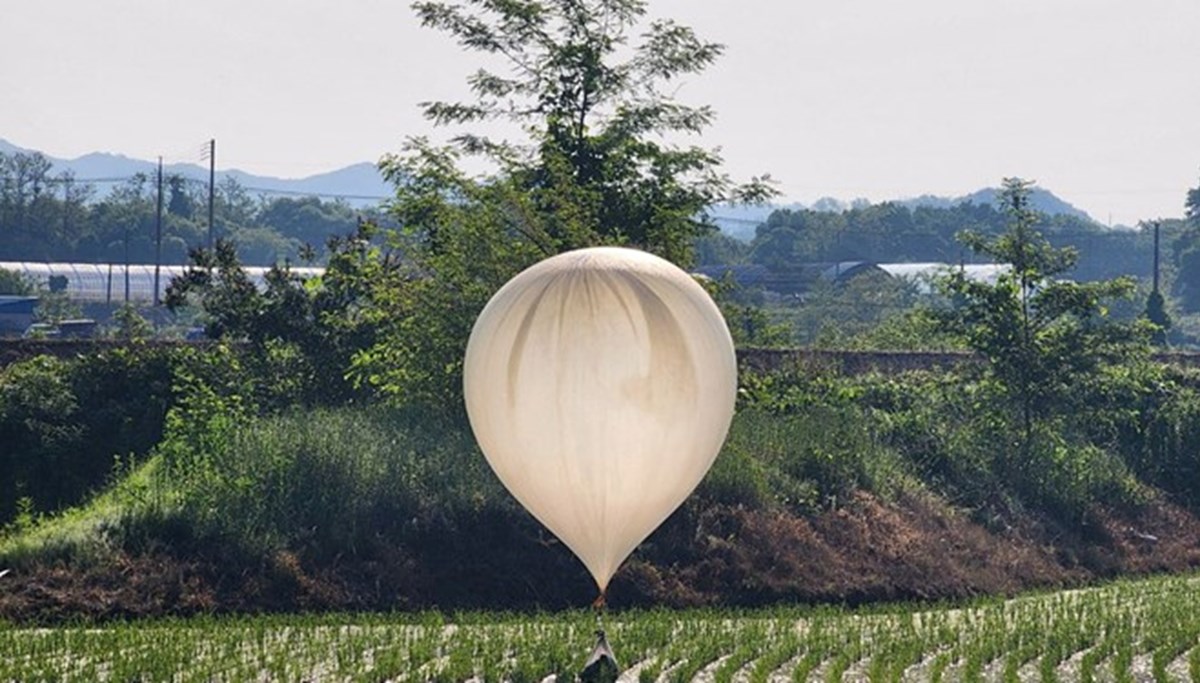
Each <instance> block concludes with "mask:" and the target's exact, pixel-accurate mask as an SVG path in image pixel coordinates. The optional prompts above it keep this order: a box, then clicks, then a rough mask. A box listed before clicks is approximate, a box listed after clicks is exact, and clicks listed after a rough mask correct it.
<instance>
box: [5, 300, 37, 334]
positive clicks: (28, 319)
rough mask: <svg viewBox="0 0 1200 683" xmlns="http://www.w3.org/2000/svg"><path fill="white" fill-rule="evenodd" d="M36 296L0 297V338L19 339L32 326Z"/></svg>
mask: <svg viewBox="0 0 1200 683" xmlns="http://www.w3.org/2000/svg"><path fill="white" fill-rule="evenodd" d="M37 302H38V300H37V297H36V296H8V295H0V337H14V336H16V337H19V336H21V334H22V333H23V332H24V331H25V330H26V329H28V328H29V326H30V325H32V324H33V309H34V307H36V306H37Z"/></svg>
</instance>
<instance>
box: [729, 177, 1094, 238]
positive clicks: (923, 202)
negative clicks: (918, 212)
mask: <svg viewBox="0 0 1200 683" xmlns="http://www.w3.org/2000/svg"><path fill="white" fill-rule="evenodd" d="M999 191H1000V189H999V188H995V187H985V188H983V189H981V190H976V191H975V192H972V193H971V194H966V195H963V196H961V197H938V196H935V195H931V194H924V195H921V196H920V197H913V198H910V199H898V200H894V201H895V203H897V204H901V205H903V206H907V207H908V208H910V209H915V208H917V207H919V206H928V207H932V208H948V207H951V206H956V205H958V204H965V203H967V202H970V203H973V204H989V205H995V203H996V193H997V192H999ZM869 204H870V202H868V201H867V200H865V199H856V200H854V201H851V202H846V201H843V200H840V199H835V198H833V197H822V198H821V199H818V200H817V201H815V202H813V203H812V204H809V205H805V204H801V203H798V202H793V203H791V204H765V205H763V206H727V205H722V206H718V207H715V208H714V209H713V211H712V214H711V215H712V216H713V219H714V222H715V223H716V224H717V226H718V227H719V228H721V231H722V232H724V233H726V234H728V235H730V236H732V237H737V238H738V239H743V240H750V239H753V238H754V231H755V229H756V228H757V227H758V226H759V225H760V224H761V223H763V222H764V221H766V220H767V217H768V216H770V215H771V213H772V212H773V211H776V210H779V209H787V210H791V211H802V210H805V209H809V210H812V211H831V212H835V213H841V212H842V211H846V210H848V209H852V208H855V207H858V206H863V205H869ZM1030 204H1032V206H1033V208H1034V209H1036V210H1038V211H1041V212H1042V213H1046V214H1050V215H1052V216H1054V215H1059V214H1065V215H1068V216H1075V217H1076V218H1082V219H1083V220H1086V221H1090V222H1092V223H1096V222H1097V221H1096V219H1094V218H1092V217H1091V216H1089V215H1088V214H1087V213H1085V212H1084V211H1082V210H1081V209H1079V208H1076V207H1075V206H1073V205H1072V204H1070V203H1069V202H1066V201H1064V200H1063V199H1061V198H1059V197H1057V196H1056V195H1055V194H1054V193H1053V192H1051V191H1049V190H1046V189H1043V188H1040V187H1035V188H1034V189H1033V191H1032V193H1031V194H1030Z"/></svg>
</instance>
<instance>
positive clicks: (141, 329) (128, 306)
mask: <svg viewBox="0 0 1200 683" xmlns="http://www.w3.org/2000/svg"><path fill="white" fill-rule="evenodd" d="M113 322H114V323H116V325H115V326H114V329H113V335H114V336H116V337H117V338H118V339H146V338H147V337H150V336H151V335H153V334H154V326H153V325H151V324H150V321H148V320H146V319H145V318H143V317H142V314H141V313H139V312H138V309H137V306H135V305H133V304H132V303H124V304H121V306H120V307H119V308H117V310H116V311H115V312H114V313H113Z"/></svg>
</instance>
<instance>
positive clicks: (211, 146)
mask: <svg viewBox="0 0 1200 683" xmlns="http://www.w3.org/2000/svg"><path fill="white" fill-rule="evenodd" d="M216 178H217V141H216V139H215V138H214V139H212V140H209V141H208V248H209V249H212V248H213V247H214V245H215V244H216V243H215V242H214V241H213V197H214V194H213V191H214V187H215V183H216Z"/></svg>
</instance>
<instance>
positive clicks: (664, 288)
mask: <svg viewBox="0 0 1200 683" xmlns="http://www.w3.org/2000/svg"><path fill="white" fill-rule="evenodd" d="M463 390H464V395H465V398H466V407H467V413H468V416H469V418H470V421H471V427H472V429H473V430H474V432H475V437H476V439H477V440H478V441H479V445H480V448H481V449H482V450H483V453H484V455H485V456H486V457H487V460H488V462H489V463H490V464H491V466H492V469H493V470H495V472H496V474H497V476H499V477H500V481H501V482H503V483H504V485H505V486H506V487H508V490H509V491H510V492H512V494H513V495H514V496H515V497H516V498H517V500H518V501H519V502H520V503H521V504H522V505H524V506H525V508H526V509H527V510H529V512H530V513H532V514H533V516H534V517H536V518H537V519H538V520H539V521H541V522H542V523H543V524H545V525H546V527H547V528H549V529H550V531H551V532H553V533H554V534H555V535H556V536H557V537H558V538H559V539H561V540H562V542H563V543H565V544H566V545H567V546H568V547H569V548H570V549H571V550H572V551H574V553H575V554H576V555H577V556H578V557H579V559H580V560H582V561H583V563H584V564H585V565H586V566H587V568H588V570H589V571H590V572H591V574H592V576H593V577H594V578H595V579H596V584H597V586H599V588H600V591H601V594H602V595H603V593H604V591H605V589H606V588H607V587H608V582H609V580H610V579H611V578H612V576H613V574H614V573H615V572H616V571H617V568H618V567H619V566H620V564H621V562H623V561H624V560H625V558H626V557H627V556H628V555H629V554H630V553H631V552H633V549H634V548H636V547H637V545H638V544H639V543H641V542H642V540H644V539H645V538H646V536H648V535H649V534H650V532H652V531H653V530H654V529H655V528H656V527H657V526H658V525H659V524H661V523H662V522H663V520H665V519H666V518H667V516H668V515H670V514H671V512H672V511H673V510H675V508H676V507H678V506H679V504H680V503H682V502H683V500H684V499H685V498H687V496H688V494H690V493H691V492H692V490H693V489H694V488H695V487H696V485H697V484H699V483H700V480H701V479H702V478H703V477H704V474H705V473H706V472H707V471H708V469H709V467H710V466H711V465H712V462H713V460H714V459H715V458H716V457H717V453H718V451H719V450H720V448H721V444H722V443H723V442H724V440H725V435H726V433H727V432H728V429H729V423H730V420H731V419H732V416H733V407H734V400H735V396H736V392H737V361H736V358H735V355H734V349H733V342H732V340H731V339H730V336H729V330H728V328H727V327H726V325H725V320H724V319H723V318H722V316H721V313H720V311H719V310H718V309H717V307H716V305H715V304H714V303H713V301H712V299H711V298H710V297H709V296H708V294H707V292H705V291H704V289H703V288H702V287H701V286H700V285H699V284H697V283H696V281H695V280H694V279H693V278H692V277H691V276H689V275H688V274H687V273H685V272H684V271H682V270H680V269H679V268H678V267H676V266H675V265H673V264H671V263H670V262H668V261H665V260H663V259H661V258H658V257H657V256H654V255H651V254H648V253H645V252H642V251H638V250H635V249H625V248H615V247H597V248H590V249H580V250H577V251H571V252H567V253H564V254H559V255H557V256H553V257H551V258H548V259H546V260H544V261H541V262H540V263H537V264H535V265H534V266H532V267H530V268H528V269H527V270H525V271H523V272H521V273H520V274H518V275H517V276H516V277H514V278H513V279H512V280H510V281H509V282H508V283H507V284H505V285H504V287H502V288H501V289H500V291H498V292H497V293H496V294H495V296H493V297H492V299H491V301H489V302H488V304H487V306H486V307H485V308H484V310H483V312H482V313H481V314H480V316H479V318H478V320H476V322H475V326H474V328H473V330H472V332H471V338H470V341H469V343H468V344H467V353H466V358H465V363H464V377H463Z"/></svg>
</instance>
